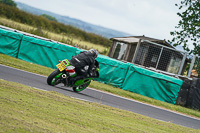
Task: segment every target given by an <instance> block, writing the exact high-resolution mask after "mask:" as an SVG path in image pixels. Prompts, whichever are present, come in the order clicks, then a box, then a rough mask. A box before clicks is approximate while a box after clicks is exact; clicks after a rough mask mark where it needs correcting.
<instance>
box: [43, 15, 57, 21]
mask: <svg viewBox="0 0 200 133" xmlns="http://www.w3.org/2000/svg"><path fill="white" fill-rule="evenodd" d="M40 16H42V17H45V18H47V19H48V20H50V21H55V22H57V20H56V18H54V17H52V16H49V15H47V14H42V15H40Z"/></svg>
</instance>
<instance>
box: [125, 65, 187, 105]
mask: <svg viewBox="0 0 200 133" xmlns="http://www.w3.org/2000/svg"><path fill="white" fill-rule="evenodd" d="M182 84H183V81H182V80H180V79H177V78H173V77H170V76H167V75H164V74H160V73H156V72H153V71H150V70H147V69H144V68H141V67H138V66H135V65H133V64H130V67H129V70H128V72H127V75H126V79H125V81H124V84H123V87H122V89H124V90H128V91H131V92H134V93H138V94H141V95H144V96H148V97H151V98H154V99H157V100H160V101H165V102H168V103H172V104H175V103H176V99H177V97H178V92H179V91H180V88H181V85H182Z"/></svg>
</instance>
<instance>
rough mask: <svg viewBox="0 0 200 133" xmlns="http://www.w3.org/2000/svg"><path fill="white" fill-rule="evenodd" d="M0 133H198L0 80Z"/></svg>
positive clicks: (122, 111) (130, 113)
mask: <svg viewBox="0 0 200 133" xmlns="http://www.w3.org/2000/svg"><path fill="white" fill-rule="evenodd" d="M0 106H1V108H0V120H1V121H0V132H35V133H36V132H66V133H74V132H76V133H80V132H81V133H90V132H91V133H94V132H99V133H101V132H102V133H110V132H124V133H125V132H126V133H128V132H131V133H133V132H148V133H151V132H152V133H155V132H156V133H158V132H159V133H162V132H171V133H173V132H174V133H177V132H181V133H188V132H199V131H200V130H194V129H191V128H186V127H182V126H178V125H175V124H172V123H170V122H162V121H158V120H155V119H152V118H149V117H146V116H142V115H139V114H135V113H132V112H128V111H124V110H120V109H116V108H112V107H109V106H104V105H100V104H98V103H89V102H85V101H81V100H77V99H74V98H70V97H68V96H64V95H62V94H59V93H57V92H54V91H42V90H37V89H34V88H31V87H28V86H25V85H22V84H19V83H14V82H8V81H4V80H1V79H0Z"/></svg>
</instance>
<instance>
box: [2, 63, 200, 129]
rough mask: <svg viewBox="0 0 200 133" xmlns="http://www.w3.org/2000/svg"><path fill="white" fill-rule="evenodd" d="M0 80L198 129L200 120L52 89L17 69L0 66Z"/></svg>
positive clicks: (108, 96) (110, 97)
mask: <svg viewBox="0 0 200 133" xmlns="http://www.w3.org/2000/svg"><path fill="white" fill-rule="evenodd" d="M0 79H4V80H7V81H13V82H18V83H21V84H25V85H28V86H31V87H35V88H38V89H42V90H47V91H57V92H59V93H62V94H64V95H67V96H70V97H74V98H77V99H81V100H85V101H89V102H96V103H100V104H104V105H108V106H112V107H116V108H120V109H124V110H128V111H132V112H135V113H138V114H142V115H145V116H149V117H152V118H155V119H158V120H162V121H166V122H169V121H170V122H172V123H174V124H178V125H182V126H185V127H190V128H194V129H200V119H197V118H193V117H189V116H186V115H182V114H179V113H175V112H172V111H168V110H164V109H161V108H158V107H154V106H152V105H148V104H144V103H141V102H138V101H134V100H130V99H126V98H123V97H120V96H116V95H113V94H109V93H105V92H101V91H98V90H95V89H91V88H87V89H85V90H83V91H82V92H80V93H75V92H73V91H72V89H71V88H67V87H64V86H62V85H60V86H59V85H58V86H56V87H52V86H49V85H47V83H46V79H47V77H45V76H41V75H37V74H33V73H30V72H26V71H22V70H19V69H15V68H11V67H7V66H4V65H1V64H0Z"/></svg>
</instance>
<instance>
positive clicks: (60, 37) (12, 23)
mask: <svg viewBox="0 0 200 133" xmlns="http://www.w3.org/2000/svg"><path fill="white" fill-rule="evenodd" d="M0 24H1V25H5V26H8V27H11V28H14V29H17V30H21V31H24V32H28V33H32V32H33V31H37V28H36V27H33V26H30V25H27V24H23V23H19V22H16V21H13V20H10V19H7V18H5V17H0ZM40 30H41V31H40V32H43V34H44V37H47V38H49V39H52V40H55V41H60V42H63V43H68V42H70V44H69V43H68V44H69V45H75V44H76V45H78V47H80V48H83V49H92V48H95V49H97V50H98V51H99V52H100V53H102V54H107V53H108V51H109V48H106V47H104V46H102V45H100V44H93V43H91V42H86V41H82V40H80V39H78V38H76V37H70V36H67V35H65V34H57V33H54V32H49V31H47V30H43V29H40Z"/></svg>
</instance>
